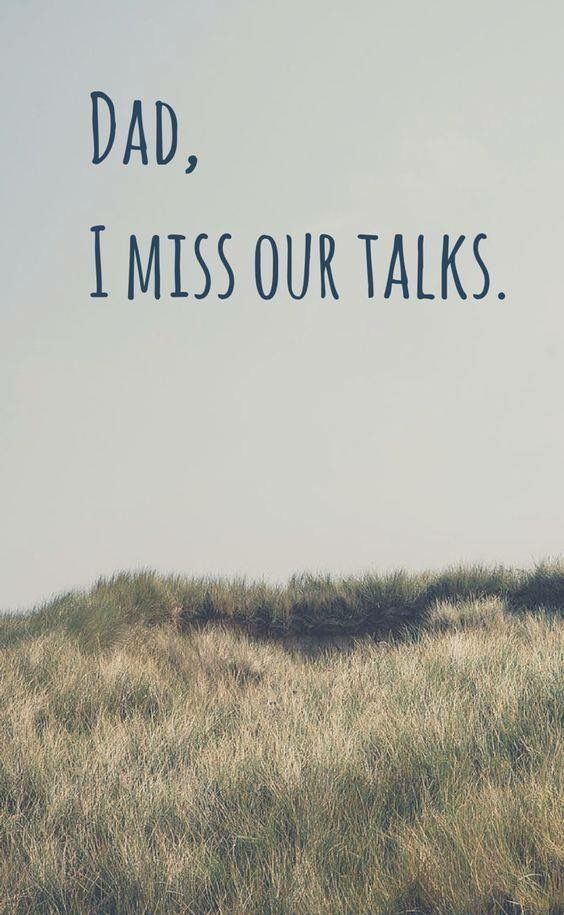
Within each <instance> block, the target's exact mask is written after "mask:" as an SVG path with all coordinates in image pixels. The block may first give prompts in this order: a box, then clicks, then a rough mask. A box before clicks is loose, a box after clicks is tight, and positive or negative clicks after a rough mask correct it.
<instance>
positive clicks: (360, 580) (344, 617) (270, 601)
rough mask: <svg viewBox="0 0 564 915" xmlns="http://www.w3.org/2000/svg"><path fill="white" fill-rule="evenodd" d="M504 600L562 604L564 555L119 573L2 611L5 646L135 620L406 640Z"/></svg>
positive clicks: (275, 634)
mask: <svg viewBox="0 0 564 915" xmlns="http://www.w3.org/2000/svg"><path fill="white" fill-rule="evenodd" d="M484 598H498V599H500V600H502V601H503V602H504V603H505V604H506V606H507V608H508V609H510V610H512V611H515V612H519V611H520V610H522V609H524V608H527V610H529V611H530V610H535V609H538V608H540V609H543V610H544V611H548V612H555V613H558V614H559V613H562V610H563V609H564V562H562V561H555V562H550V563H549V562H545V563H542V564H540V565H538V566H536V567H535V568H533V569H531V570H515V569H508V568H504V567H502V566H497V567H487V566H468V567H459V568H452V569H448V570H446V571H444V572H439V573H431V572H423V573H419V574H409V573H407V572H404V571H401V570H400V571H397V572H392V573H389V574H382V575H378V574H365V575H361V576H355V577H353V576H350V577H341V578H338V577H334V576H331V575H313V574H301V575H293V576H292V577H291V578H290V579H289V581H288V582H287V584H286V585H275V584H270V583H268V582H266V581H258V582H257V581H247V580H246V579H244V578H233V579H222V578H211V577H207V578H206V577H204V578H189V577H187V576H181V575H168V576H167V575H159V574H158V573H156V572H152V571H143V572H137V573H129V572H120V573H117V574H116V575H114V576H112V577H110V578H102V579H100V580H99V581H98V582H96V584H95V585H94V586H93V587H92V588H91V589H90V590H89V591H83V592H69V593H67V594H62V595H60V596H58V597H56V598H55V599H53V600H51V601H49V602H47V603H45V604H44V605H42V606H40V607H38V608H36V609H34V610H32V611H31V612H30V613H28V614H23V615H16V614H12V615H4V616H3V617H1V618H0V621H1V627H0V644H4V645H7V644H10V643H11V642H14V641H18V640H19V639H20V638H21V637H23V636H28V635H34V634H41V633H45V632H50V631H52V630H54V629H61V630H63V631H66V632H68V633H70V634H74V635H76V636H77V637H79V638H80V639H81V641H83V642H84V643H85V644H93V645H104V644H106V643H108V642H111V641H113V639H115V638H116V637H117V636H118V635H120V634H121V633H123V632H124V631H127V630H128V629H129V628H130V627H132V626H134V625H138V624H142V625H146V626H158V625H160V624H173V625H174V626H175V627H176V628H178V629H180V630H184V629H188V628H191V627H193V626H201V625H202V624H207V623H210V622H221V623H223V624H225V625H229V626H237V627H241V628H242V629H244V630H245V631H246V632H248V633H250V634H253V635H257V636H264V637H268V638H282V639H290V640H292V639H294V640H295V639H296V638H304V639H305V640H306V642H307V639H310V640H311V644H315V641H316V640H319V639H320V640H321V641H323V639H326V638H327V639H329V638H331V637H341V636H342V637H344V636H358V635H372V636H374V637H376V638H381V637H385V638H387V637H389V636H390V635H392V636H395V637H396V638H397V637H401V636H402V635H405V634H408V633H413V632H416V631H418V630H420V629H421V628H424V627H425V626H426V625H427V624H428V620H429V615H430V613H431V611H432V609H433V608H434V607H435V606H436V605H437V603H440V602H449V603H450V604H456V603H460V602H463V601H472V600H477V599H484Z"/></svg>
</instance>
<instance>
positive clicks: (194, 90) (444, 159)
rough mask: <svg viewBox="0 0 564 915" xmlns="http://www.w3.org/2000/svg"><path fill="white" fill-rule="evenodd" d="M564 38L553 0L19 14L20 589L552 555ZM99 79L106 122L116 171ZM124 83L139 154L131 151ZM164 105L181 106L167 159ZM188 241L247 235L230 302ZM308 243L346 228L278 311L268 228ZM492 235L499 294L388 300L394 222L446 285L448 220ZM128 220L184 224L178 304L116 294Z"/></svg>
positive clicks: (410, 256)
mask: <svg viewBox="0 0 564 915" xmlns="http://www.w3.org/2000/svg"><path fill="white" fill-rule="evenodd" d="M563 39H564V7H563V6H562V4H561V3H559V2H556V0H555V2H551V0H547V2H542V3H538V2H533V0H520V2H519V3H515V2H507V0H496V2H495V3H492V2H491V0H488V2H485V0H477V2H475V3H473V4H463V3H453V2H452V0H450V2H446V0H431V2H429V3H425V4H421V3H419V2H417V0H411V2H405V0H404V2H399V3H382V2H379V0H378V2H374V0H371V2H368V0H351V2H349V3H335V2H327V0H325V2H320V0H310V2H306V3H304V2H303V0H299V2H298V0H287V2H285V3H275V2H272V0H264V2H261V3H256V2H249V0H231V2H227V0H223V2H220V0H195V2H194V0H191V2H187V0H184V2H177V0H169V2H166V0H165V2H162V3H159V4H156V3H154V2H148V0H136V2H135V3H134V2H131V0H120V2H119V3H118V2H109V0H100V2H97V3H96V4H92V3H86V2H83V0H58V2H57V3H54V4H45V3H42V2H39V0H3V2H2V5H1V7H0V78H1V87H2V88H1V92H2V96H1V105H2V109H1V110H2V131H1V140H0V142H1V144H2V168H1V170H0V200H1V204H2V214H3V218H2V220H1V226H0V232H1V239H0V257H1V276H2V282H1V286H0V517H1V525H0V571H1V575H0V581H1V584H2V591H1V594H0V607H2V608H3V609H19V608H26V607H29V606H31V605H32V604H34V603H36V602H40V601H43V600H45V599H47V598H48V597H49V596H50V595H52V594H54V593H57V592H60V591H62V590H67V589H70V588H74V587H83V586H88V585H89V584H90V583H91V582H92V581H94V580H95V579H96V578H97V577H98V576H100V575H106V574H111V573H112V572H114V571H116V570H120V569H139V568H146V567H151V568H156V569H158V570H161V571H163V572H166V571H174V572H183V573H186V574H195V575H200V574H224V575H235V574H238V575H239V574H241V575H247V576H250V577H253V578H254V577H263V576H264V577H267V578H269V579H274V580H281V579H284V578H286V577H287V576H288V575H289V574H290V573H292V572H294V571H301V570H312V571H331V572H335V573H339V574H340V573H357V572H362V571H374V570H388V569H392V568H398V567H402V568H407V569H422V568H439V567H444V566H447V565H450V564H453V563H460V562H466V563H470V562H485V563H490V564H492V563H505V564H511V565H518V566H524V565H530V564H531V563H533V562H535V561H537V560H540V559H542V558H545V557H554V556H557V555H561V554H562V540H563V538H562V534H563V529H564V523H563V517H564V510H563V509H564V505H563V501H564V500H563V486H562V478H563V475H562V467H563V466H564V460H563V459H564V423H563V422H562V412H563V411H562V403H563V396H562V395H563V388H564V365H563V360H562V339H563V333H564V310H563V300H562V272H561V263H562V243H563V241H564V238H563V235H564V228H563V222H562V205H563V199H562V197H563V195H562V188H563V182H562V177H561V170H562V162H563V159H564V155H563V154H564V127H563V122H562V116H561V112H562V103H563V101H564V74H563V71H562V66H561V48H562V42H563ZM95 90H101V91H104V92H106V93H107V94H108V95H109V96H110V97H111V98H112V100H113V101H114V103H115V106H116V111H117V131H116V141H115V146H114V148H113V149H112V151H111V153H110V155H109V156H108V158H107V159H106V160H105V162H103V163H102V164H100V165H97V166H96V165H93V164H92V134H91V102H90V93H91V92H92V91H95ZM134 99H141V100H142V101H143V114H144V119H145V124H146V131H147V136H148V139H149V155H150V164H149V165H148V166H146V167H144V166H143V165H141V164H140V163H139V162H138V161H136V160H135V156H133V158H132V162H131V163H130V164H129V165H128V166H124V165H123V163H122V159H123V152H124V143H125V137H126V135H127V130H128V125H129V116H130V114H131V105H132V102H133V100H134ZM156 100H163V101H166V102H168V103H169V104H171V105H172V106H173V108H174V110H175V112H176V114H177V116H178V121H179V153H178V156H177V157H176V158H175V160H174V161H173V162H171V163H170V164H169V165H167V166H157V165H155V164H154V103H155V101H156ZM188 154H196V155H197V157H198V165H197V167H196V169H195V170H194V172H193V173H192V174H190V175H186V174H184V162H185V159H186V156H187V155H188ZM96 224H104V225H105V226H106V231H105V233H104V237H103V253H104V281H105V285H106V286H107V287H108V289H109V291H110V295H109V296H108V298H106V299H93V298H91V296H90V292H91V290H92V289H93V267H92V234H91V232H90V231H89V230H90V227H91V226H92V225H96ZM200 232H206V233H208V235H209V239H210V241H209V245H210V248H209V251H210V257H211V255H212V254H213V251H214V245H215V240H216V239H217V237H218V236H219V235H221V234H222V233H223V232H229V233H230V234H231V235H232V240H231V242H230V248H229V251H230V255H231V256H232V258H233V261H234V263H235V265H236V268H237V269H236V279H237V285H236V289H235V292H234V294H233V296H232V297H231V298H229V299H226V300H220V299H218V298H217V291H218V289H219V285H220V281H221V274H219V273H216V272H214V271H215V269H216V268H215V267H214V271H212V272H213V273H214V281H215V278H216V276H217V283H216V284H215V285H214V287H213V292H212V294H211V295H210V296H209V297H208V298H206V299H204V300H199V301H198V300H196V299H195V298H194V295H193V292H195V291H196V289H197V288H198V286H199V285H200V282H201V281H200V276H199V274H197V273H196V267H195V261H194V257H193V254H191V252H192V248H191V245H192V243H193V239H194V237H195V236H196V235H197V234H199V233H200ZM305 232H311V233H312V235H313V239H314V250H316V249H315V244H316V239H317V236H318V235H319V234H320V233H328V234H331V235H332V236H334V237H335V239H336V254H335V262H334V267H335V277H336V283H337V287H338V290H339V300H338V301H335V300H333V299H331V298H325V299H322V298H321V297H320V295H319V276H318V265H317V262H316V261H315V260H314V261H313V263H312V283H311V288H310V291H309V293H308V295H307V296H306V297H305V298H304V299H303V300H301V301H295V300H293V299H291V298H290V297H289V296H288V295H287V293H285V292H284V291H283V290H282V291H281V292H280V294H279V295H277V296H276V297H275V298H274V299H272V300H270V301H263V300H261V299H260V297H259V296H258V295H257V293H256V289H255V288H254V286H253V257H254V243H255V241H256V239H257V237H258V236H259V235H261V234H270V235H272V236H274V237H276V239H277V240H279V241H280V243H281V252H282V254H283V242H284V239H285V236H286V234H287V233H289V234H291V235H292V237H293V238H294V239H295V243H296V246H297V247H296V250H297V251H301V250H302V248H301V247H300V246H303V239H304V233H305ZM480 232H483V233H485V234H486V235H487V242H485V243H484V255H485V257H486V259H487V262H488V267H489V270H490V272H491V280H492V287H491V292H490V294H489V295H488V296H487V297H486V298H485V299H483V300H480V301H476V300H474V299H473V298H472V296H471V295H470V297H469V298H468V299H467V300H466V301H462V300H461V299H459V298H458V297H457V296H456V295H450V296H449V297H448V299H447V300H446V301H443V300H442V299H441V298H440V297H439V296H437V298H435V299H434V300H425V301H418V300H417V298H415V297H410V299H409V300H404V299H403V298H402V296H401V291H400V290H395V291H394V294H393V295H392V296H391V297H390V298H389V299H384V297H383V285H384V283H383V280H382V277H383V276H385V273H386V270H387V264H388V260H387V258H389V253H390V251H391V242H392V240H393V236H394V234H395V233H402V234H403V236H404V239H405V245H406V261H407V266H408V271H409V274H410V279H411V284H412V285H414V277H415V269H416V267H415V263H416V261H415V251H416V247H415V246H416V240H417V236H418V235H419V234H423V235H424V236H425V244H426V257H427V263H428V270H429V273H428V286H429V288H431V290H432V291H434V292H435V293H438V291H439V277H440V272H439V270H440V245H441V240H442V236H443V234H445V233H448V234H450V235H451V236H454V237H457V236H458V235H459V234H464V235H466V236H468V238H470V239H471V238H472V237H473V236H474V235H476V234H478V233H480ZM132 233H134V234H136V236H137V237H138V239H139V241H140V244H144V245H145V246H146V245H147V244H148V241H149V240H150V238H151V236H152V235H153V234H158V235H160V236H162V237H163V238H164V237H165V236H166V235H167V234H171V233H181V234H183V235H185V236H186V238H187V241H186V243H185V244H186V246H187V247H186V254H187V257H186V264H187V266H186V273H185V282H186V285H187V288H188V290H189V291H190V293H191V294H190V295H189V296H188V297H187V298H180V299H171V298H170V296H169V294H168V292H169V290H170V282H171V276H170V264H167V267H166V270H163V290H164V291H163V295H162V297H161V298H160V299H159V300H158V301H157V300H155V298H154V297H153V296H152V295H151V294H146V295H143V294H138V295H136V296H135V298H134V300H132V301H130V300H128V298H127V266H128V260H127V258H128V244H129V236H130V235H131V234H132ZM359 233H373V234H377V235H378V236H379V240H378V243H377V248H375V257H376V260H375V264H376V273H377V282H376V294H375V296H374V298H373V299H368V298H367V294H366V279H365V276H364V273H363V254H362V250H363V249H362V247H361V244H360V242H359V241H358V239H357V237H356V236H357V235H358V234H359ZM376 253H377V254H376ZM281 264H282V269H283V270H284V269H285V267H284V262H283V261H282V262H281ZM470 266H471V265H470ZM470 285H471V284H470ZM478 288H479V285H478ZM499 291H503V292H505V299H503V300H500V299H499V298H498V296H497V293H498V292H499Z"/></svg>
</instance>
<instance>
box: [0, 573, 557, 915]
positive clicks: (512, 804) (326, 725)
mask: <svg viewBox="0 0 564 915" xmlns="http://www.w3.org/2000/svg"><path fill="white" fill-rule="evenodd" d="M563 610H564V568H563V567H562V565H558V564H552V565H544V566H540V567H538V568H536V569H534V570H532V571H529V572H517V571H511V570H505V569H493V570H491V569H482V568H473V569H459V570H451V571H449V572H446V573H444V574H425V575H417V576H409V575H405V574H403V573H398V574H395V575H389V576H380V577H378V576H365V577H363V578H356V579H355V578H349V579H339V580H336V579H331V578H328V577H312V576H299V577H295V578H293V579H291V580H290V582H289V583H288V584H287V586H285V587H273V586H271V585H267V584H265V583H254V584H253V583H246V582H244V581H231V582H227V581H219V580H192V579H186V578H180V577H168V578H166V577H161V576H158V575H156V574H153V573H143V574H139V575H124V574H121V575H117V576H115V577H114V578H112V579H109V580H103V581H100V582H98V583H97V584H96V585H95V586H94V588H93V589H92V590H91V591H89V592H87V593H71V594H67V595H63V596H61V597H59V598H57V599H55V600H53V601H51V602H49V603H48V604H45V605H44V606H42V607H39V608H37V609H36V610H35V611H33V612H31V613H29V614H26V615H24V616H14V615H12V616H10V615H5V616H4V617H3V618H0V667H1V671H2V676H1V678H0V850H1V854H0V913H2V915H4V913H6V915H8V913H9V915H12V913H15V915H18V913H28V912H29V913H32V912H49V913H55V912H57V913H58V912H61V913H77V915H78V913H81V915H82V913H120V915H121V913H134V912H135V913H147V915H148V913H161V912H162V913H181V912H182V913H195V915H199V913H212V912H217V913H225V915H227V913H237V915H249V913H250V915H253V913H256V915H268V913H273V915H274V913H280V915H282V913H285V915H302V913H303V915H308V913H320V915H334V913H341V912H342V913H351V915H353V913H389V915H399V913H408V912H409V913H421V915H423V913H425V915H428V913H439V915H440V913H444V915H447V913H448V915H451V913H460V915H471V913H511V915H517V913H546V915H548V913H551V915H556V913H562V912H563V911H564V876H563V875H564V869H563V865H564V855H563V848H562V838H561V833H562V830H561V823H562V822H563V821H564V809H563V807H564V805H563V801H562V798H563V790H562V789H563V785H562V774H563V770H564V765H563V763H564V758H563V752H562V724H563V720H562V714H563V708H564V695H563V679H564V678H563V674H564V664H563V660H564V626H563V623H562V611H563ZM314 649H315V650H314Z"/></svg>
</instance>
